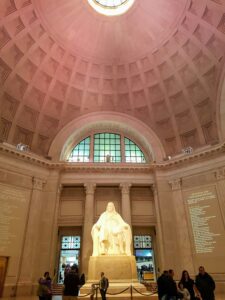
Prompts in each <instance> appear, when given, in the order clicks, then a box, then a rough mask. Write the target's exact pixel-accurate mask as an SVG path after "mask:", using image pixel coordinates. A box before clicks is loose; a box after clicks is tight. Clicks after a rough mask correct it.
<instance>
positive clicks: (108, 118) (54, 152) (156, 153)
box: [49, 112, 165, 161]
mask: <svg viewBox="0 0 225 300" xmlns="http://www.w3.org/2000/svg"><path fill="white" fill-rule="evenodd" d="M91 130H92V131H93V130H100V131H103V130H110V131H117V132H123V133H124V134H127V135H129V137H131V138H133V139H134V140H135V141H136V142H137V143H139V144H140V145H142V147H143V149H144V150H145V152H146V154H147V155H148V157H152V159H153V160H156V161H160V160H162V159H163V157H165V152H164V149H163V146H162V144H161V142H160V140H159V139H158V137H157V136H156V134H155V133H154V131H153V130H151V129H149V127H147V126H146V125H145V124H144V123H142V122H141V121H139V120H137V119H135V118H133V117H128V116H127V115H125V114H120V113H109V112H102V113H91V114H87V115H84V116H82V117H80V118H78V119H76V120H74V121H72V122H70V123H69V124H67V125H66V126H65V127H64V128H63V129H62V130H61V131H60V132H59V133H58V134H57V136H56V137H55V139H54V140H53V142H52V144H51V147H50V150H49V156H51V157H52V159H53V160H54V161H58V160H64V159H65V157H66V156H67V155H68V153H69V151H71V149H72V147H73V146H74V145H75V143H76V142H79V140H80V139H81V138H82V137H83V136H84V135H85V134H86V133H88V132H90V131H91Z"/></svg>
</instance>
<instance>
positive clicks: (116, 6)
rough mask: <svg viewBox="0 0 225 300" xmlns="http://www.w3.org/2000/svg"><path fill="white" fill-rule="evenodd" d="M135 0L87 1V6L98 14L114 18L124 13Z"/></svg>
mask: <svg viewBox="0 0 225 300" xmlns="http://www.w3.org/2000/svg"><path fill="white" fill-rule="evenodd" d="M134 1H135V0H88V2H89V4H90V5H91V6H92V7H93V8H94V9H95V10H96V11H97V12H98V13H100V14H104V15H107V16H116V15H121V14H123V13H125V12H126V11H127V10H128V9H129V8H130V7H131V6H132V5H133V3H134Z"/></svg>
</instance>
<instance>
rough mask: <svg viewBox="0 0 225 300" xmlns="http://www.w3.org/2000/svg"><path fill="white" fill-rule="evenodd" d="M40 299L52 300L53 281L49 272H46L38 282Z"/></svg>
mask: <svg viewBox="0 0 225 300" xmlns="http://www.w3.org/2000/svg"><path fill="white" fill-rule="evenodd" d="M37 294H38V297H39V300H51V299H52V279H51V277H50V275H49V272H45V273H44V276H43V277H41V278H39V280H38V292H37Z"/></svg>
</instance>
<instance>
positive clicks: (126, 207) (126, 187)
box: [120, 183, 132, 229]
mask: <svg viewBox="0 0 225 300" xmlns="http://www.w3.org/2000/svg"><path fill="white" fill-rule="evenodd" d="M130 187H131V184H130V183H121V184H120V189H121V193H122V201H121V205H122V218H123V219H124V221H125V222H126V223H128V224H129V225H130V227H131V229H132V224H131V204H130Z"/></svg>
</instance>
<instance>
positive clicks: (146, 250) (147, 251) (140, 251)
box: [134, 235, 156, 281]
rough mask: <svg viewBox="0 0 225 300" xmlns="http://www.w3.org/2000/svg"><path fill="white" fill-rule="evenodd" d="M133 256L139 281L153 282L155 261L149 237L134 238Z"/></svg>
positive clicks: (136, 236) (137, 236)
mask: <svg viewBox="0 0 225 300" xmlns="http://www.w3.org/2000/svg"><path fill="white" fill-rule="evenodd" d="M134 255H135V257H136V265H137V273H138V279H139V281H154V280H155V279H156V276H155V260H154V249H153V247H152V237H151V236H150V235H135V236H134Z"/></svg>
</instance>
